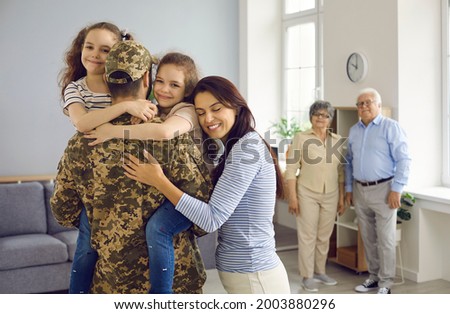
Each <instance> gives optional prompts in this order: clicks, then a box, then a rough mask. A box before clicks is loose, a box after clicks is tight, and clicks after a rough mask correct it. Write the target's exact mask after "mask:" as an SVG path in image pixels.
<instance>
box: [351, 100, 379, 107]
mask: <svg viewBox="0 0 450 314" xmlns="http://www.w3.org/2000/svg"><path fill="white" fill-rule="evenodd" d="M374 103H375V100H372V99H367V100H363V101H360V102H357V103H356V107H358V108H361V107H363V106H364V105H366V106H370V105H371V104H374Z"/></svg>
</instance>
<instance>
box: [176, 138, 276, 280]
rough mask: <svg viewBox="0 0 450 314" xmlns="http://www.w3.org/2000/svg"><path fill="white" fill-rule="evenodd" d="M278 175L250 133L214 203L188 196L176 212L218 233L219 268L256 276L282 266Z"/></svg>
mask: <svg viewBox="0 0 450 314" xmlns="http://www.w3.org/2000/svg"><path fill="white" fill-rule="evenodd" d="M275 193H276V175H275V167H274V164H273V162H272V158H271V156H270V153H269V150H268V148H267V147H266V145H265V143H264V142H263V140H262V139H261V137H260V136H259V134H258V133H256V132H249V133H247V134H246V135H245V136H243V137H242V138H241V139H240V140H239V141H238V142H236V144H235V145H234V146H233V148H232V150H231V152H230V153H229V155H228V157H227V160H226V163H225V168H224V170H223V173H222V175H221V177H220V178H219V180H218V181H217V184H216V186H215V188H214V191H213V193H212V195H211V198H210V200H209V203H205V202H202V201H200V200H198V199H195V198H193V197H191V196H189V195H187V194H183V196H182V197H181V199H180V201H179V202H178V204H177V206H176V209H177V210H178V211H180V212H181V213H182V214H183V215H185V216H186V217H187V218H189V219H190V220H191V221H192V222H194V223H195V224H197V225H198V226H200V227H201V228H202V229H204V230H205V231H208V232H213V231H214V230H216V229H218V230H219V231H218V246H217V250H216V267H217V269H218V270H220V271H224V272H239V273H252V272H257V271H263V270H269V269H273V268H275V267H276V266H278V264H279V263H280V259H279V257H278V255H277V254H276V252H275V238H274V234H275V233H274V228H273V215H274V208H275V199H276V195H275Z"/></svg>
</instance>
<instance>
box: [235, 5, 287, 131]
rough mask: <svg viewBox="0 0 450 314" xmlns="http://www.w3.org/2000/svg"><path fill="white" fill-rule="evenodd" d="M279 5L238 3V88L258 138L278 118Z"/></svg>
mask: <svg viewBox="0 0 450 314" xmlns="http://www.w3.org/2000/svg"><path fill="white" fill-rule="evenodd" d="M281 3H282V1H279V0H239V6H240V14H241V15H240V36H241V46H240V51H241V56H240V68H239V71H240V78H241V80H240V89H241V91H242V92H243V94H244V97H245V98H246V99H247V102H248V105H249V107H250V109H251V110H252V113H253V115H254V116H255V119H256V129H257V131H258V132H259V133H260V134H261V135H264V133H265V132H266V131H267V130H269V128H270V126H271V125H272V123H273V122H276V121H278V119H279V117H280V115H281V111H280V108H281V71H280V69H281Z"/></svg>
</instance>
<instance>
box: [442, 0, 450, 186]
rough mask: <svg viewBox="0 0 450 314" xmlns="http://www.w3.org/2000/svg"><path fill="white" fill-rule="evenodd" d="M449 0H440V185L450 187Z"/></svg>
mask: <svg viewBox="0 0 450 314" xmlns="http://www.w3.org/2000/svg"><path fill="white" fill-rule="evenodd" d="M449 13H450V0H442V69H443V72H444V73H443V75H442V131H443V132H442V134H443V136H442V178H441V181H442V185H443V186H446V187H450V89H449V87H448V84H449V82H450V69H449V64H450V38H449V36H450V32H449V27H450V19H449Z"/></svg>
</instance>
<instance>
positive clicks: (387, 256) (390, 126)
mask: <svg viewBox="0 0 450 314" xmlns="http://www.w3.org/2000/svg"><path fill="white" fill-rule="evenodd" d="M356 106H357V108H358V115H359V117H360V121H359V122H358V123H356V124H355V125H354V126H353V127H352V128H351V129H350V133H349V138H348V152H347V162H348V163H347V164H346V173H345V174H346V180H345V190H346V202H347V203H348V204H352V203H353V204H354V205H355V210H356V215H357V217H358V223H359V228H360V230H361V238H362V240H363V242H364V253H365V255H366V259H367V264H368V269H369V274H370V275H369V278H368V279H366V280H365V281H364V283H362V284H361V285H358V286H356V287H355V290H356V291H357V292H368V291H371V290H376V289H378V293H379V294H390V293H391V287H392V285H393V281H394V277H395V269H396V255H395V245H396V238H395V236H396V222H397V208H398V207H400V197H401V194H402V191H403V188H404V186H405V185H406V184H407V181H408V175H409V166H410V163H411V157H410V156H409V153H408V143H407V139H406V135H405V132H404V131H403V130H402V128H401V127H400V125H399V124H398V122H396V121H394V120H392V119H389V118H386V117H383V116H382V114H381V96H380V94H379V93H378V92H377V91H376V90H375V89H373V88H367V89H364V90H362V91H361V92H360V94H359V96H358V98H357V103H356Z"/></svg>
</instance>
